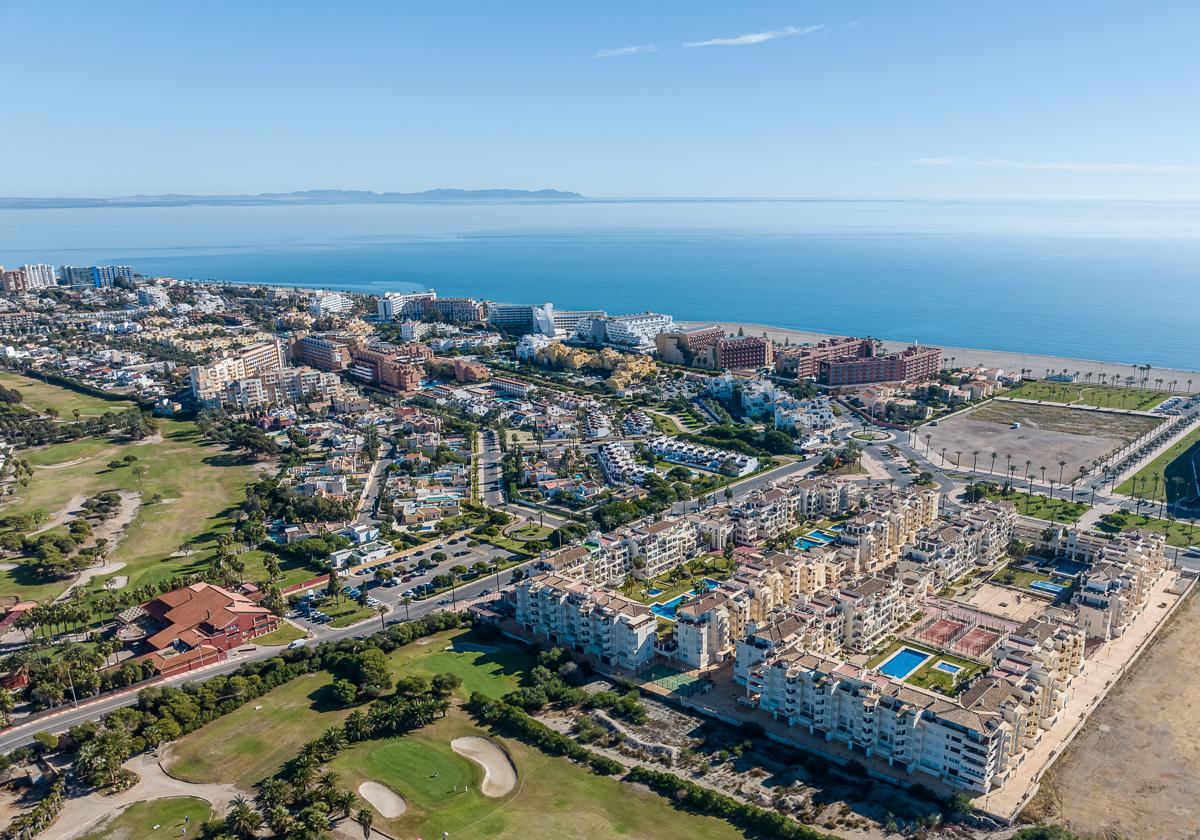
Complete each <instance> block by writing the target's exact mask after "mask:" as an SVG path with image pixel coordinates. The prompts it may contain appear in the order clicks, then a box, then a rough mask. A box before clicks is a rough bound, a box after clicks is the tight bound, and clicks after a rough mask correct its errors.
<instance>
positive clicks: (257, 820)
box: [225, 796, 263, 840]
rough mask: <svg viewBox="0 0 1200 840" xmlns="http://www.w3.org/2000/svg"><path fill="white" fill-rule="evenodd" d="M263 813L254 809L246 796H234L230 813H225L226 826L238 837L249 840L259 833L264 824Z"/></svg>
mask: <svg viewBox="0 0 1200 840" xmlns="http://www.w3.org/2000/svg"><path fill="white" fill-rule="evenodd" d="M262 823H263V818H262V814H260V813H258V811H256V810H254V807H253V806H251V804H250V803H249V801H247V799H246V797H244V796H237V797H234V799H233V802H231V803H230V805H229V813H228V814H226V815H225V826H226V827H227V828H228V829H229V830H230V831H231V832H233V833H234V834H235V835H237V836H238V837H241V838H244V840H249V838H251V837H254V836H255V835H256V834H258V829H259V828H260V827H261V826H262Z"/></svg>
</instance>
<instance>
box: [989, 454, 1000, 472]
mask: <svg viewBox="0 0 1200 840" xmlns="http://www.w3.org/2000/svg"><path fill="white" fill-rule="evenodd" d="M999 457H1000V453H999V452H993V453H992V466H991V467H989V468H988V472H993V473H994V472H995V471H996V459H997V458H999Z"/></svg>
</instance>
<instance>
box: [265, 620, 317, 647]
mask: <svg viewBox="0 0 1200 840" xmlns="http://www.w3.org/2000/svg"><path fill="white" fill-rule="evenodd" d="M306 638H308V634H307V633H305V632H304V631H303V630H301V629H300V628H299V627H297V626H296V625H295V624H288V623H287V622H284V623H282V624H280V625H279V628H278V629H277V630H272V631H271V632H270V633H267V634H266V635H263V636H259V637H258V638H256V639H255V640H254V644H256V645H286V644H287V643H288V642H294V641H296V640H297V639H306Z"/></svg>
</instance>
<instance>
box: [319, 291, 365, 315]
mask: <svg viewBox="0 0 1200 840" xmlns="http://www.w3.org/2000/svg"><path fill="white" fill-rule="evenodd" d="M353 309H354V298H352V297H350V295H347V294H343V293H342V292H318V293H317V295H316V296H315V297H314V298H313V299H312V301H311V302H310V303H309V304H308V312H309V314H310V315H312V316H313V317H314V318H322V317H324V316H326V315H340V314H343V313H345V312H350V311H352V310H353Z"/></svg>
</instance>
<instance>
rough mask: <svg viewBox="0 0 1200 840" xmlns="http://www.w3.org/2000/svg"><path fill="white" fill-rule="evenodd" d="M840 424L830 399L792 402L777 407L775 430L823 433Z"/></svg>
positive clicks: (818, 398)
mask: <svg viewBox="0 0 1200 840" xmlns="http://www.w3.org/2000/svg"><path fill="white" fill-rule="evenodd" d="M837 423H838V416H837V413H836V412H835V411H834V410H833V402H832V401H831V400H830V399H829V398H828V397H817V398H815V399H811V400H791V401H787V402H781V403H777V404H776V405H775V428H776V429H780V430H783V431H797V430H799V431H804V432H810V433H811V432H823V431H828V430H830V429H832V428H833V427H834V426H836V425H837Z"/></svg>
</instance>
